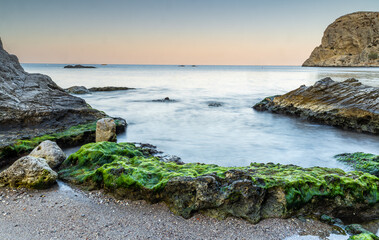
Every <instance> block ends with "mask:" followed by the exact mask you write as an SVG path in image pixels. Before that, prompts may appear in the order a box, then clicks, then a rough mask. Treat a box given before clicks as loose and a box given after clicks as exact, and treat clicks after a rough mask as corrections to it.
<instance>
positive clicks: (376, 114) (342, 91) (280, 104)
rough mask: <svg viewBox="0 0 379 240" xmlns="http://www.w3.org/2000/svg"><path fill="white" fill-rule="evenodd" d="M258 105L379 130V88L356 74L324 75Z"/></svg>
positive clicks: (325, 121)
mask: <svg viewBox="0 0 379 240" xmlns="http://www.w3.org/2000/svg"><path fill="white" fill-rule="evenodd" d="M253 108H254V109H256V110H258V111H270V112H273V113H282V114H287V115H294V116H298V117H301V118H304V119H307V120H311V121H314V122H319V123H323V124H328V125H332V126H336V127H340V128H343V129H352V130H356V131H359V132H367V133H374V134H379V88H377V87H370V86H366V85H363V84H362V83H360V82H359V81H358V80H356V79H354V78H350V79H347V80H345V81H343V82H336V81H333V80H332V79H331V78H324V79H322V80H320V81H317V82H316V83H315V84H314V85H313V86H310V87H306V86H304V85H303V86H300V87H299V88H298V89H295V90H293V91H291V92H289V93H286V94H284V95H281V96H273V97H268V98H265V99H264V100H263V101H261V102H260V103H257V104H256V105H255V106H254V107H253Z"/></svg>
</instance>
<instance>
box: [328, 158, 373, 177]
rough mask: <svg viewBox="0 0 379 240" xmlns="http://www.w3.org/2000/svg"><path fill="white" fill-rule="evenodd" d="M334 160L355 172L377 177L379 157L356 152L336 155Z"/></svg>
mask: <svg viewBox="0 0 379 240" xmlns="http://www.w3.org/2000/svg"><path fill="white" fill-rule="evenodd" d="M335 158H337V160H338V161H341V162H344V163H346V164H347V165H349V166H351V167H353V168H354V169H355V170H357V171H362V172H367V173H370V174H372V175H375V176H377V177H379V155H375V154H370V153H363V152H356V153H343V154H338V155H336V156H335Z"/></svg>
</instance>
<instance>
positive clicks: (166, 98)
mask: <svg viewBox="0 0 379 240" xmlns="http://www.w3.org/2000/svg"><path fill="white" fill-rule="evenodd" d="M153 102H176V100H173V99H170V98H169V97H165V98H163V99H155V100H153Z"/></svg>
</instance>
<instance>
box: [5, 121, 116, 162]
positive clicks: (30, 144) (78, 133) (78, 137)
mask: <svg viewBox="0 0 379 240" xmlns="http://www.w3.org/2000/svg"><path fill="white" fill-rule="evenodd" d="M96 122H97V121H94V122H90V123H87V124H80V125H76V126H72V127H70V128H68V129H66V130H64V131H59V132H55V133H51V134H45V135H42V136H38V137H34V138H31V139H20V140H17V141H16V142H15V143H13V144H11V145H8V146H3V147H0V165H1V162H2V161H5V162H6V160H7V159H14V158H16V157H20V156H22V155H25V154H28V153H30V152H31V151H32V150H33V149H34V148H35V147H37V146H38V145H39V144H40V143H41V142H43V141H46V140H51V141H54V142H56V143H57V144H58V145H59V146H60V147H71V146H77V145H81V144H85V143H88V142H93V141H95V133H96ZM115 123H116V126H117V127H119V126H122V122H121V121H120V120H118V119H116V120H115Z"/></svg>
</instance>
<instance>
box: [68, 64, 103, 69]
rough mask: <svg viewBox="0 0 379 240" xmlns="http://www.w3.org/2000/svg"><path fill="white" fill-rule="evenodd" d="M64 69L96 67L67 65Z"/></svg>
mask: <svg viewBox="0 0 379 240" xmlns="http://www.w3.org/2000/svg"><path fill="white" fill-rule="evenodd" d="M63 68H96V67H94V66H84V65H80V64H77V65H66V66H64V67H63Z"/></svg>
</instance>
